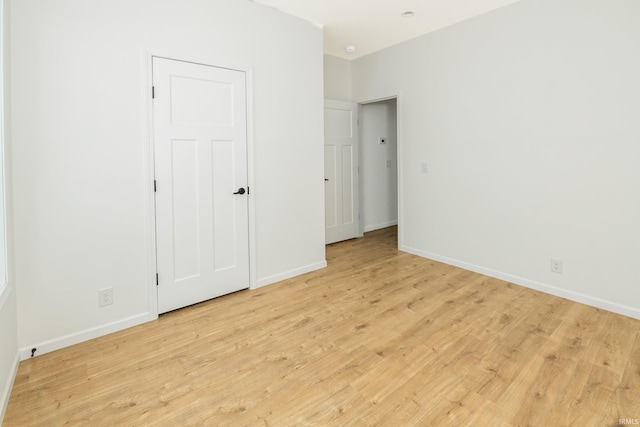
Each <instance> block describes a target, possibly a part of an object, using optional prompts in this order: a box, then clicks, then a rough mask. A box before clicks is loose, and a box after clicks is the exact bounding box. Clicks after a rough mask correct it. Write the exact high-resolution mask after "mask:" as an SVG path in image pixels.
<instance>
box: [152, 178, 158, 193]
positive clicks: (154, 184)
mask: <svg viewBox="0 0 640 427" xmlns="http://www.w3.org/2000/svg"><path fill="white" fill-rule="evenodd" d="M153 192H154V193H157V192H158V184H157V181H156V180H155V179H154V180H153Z"/></svg>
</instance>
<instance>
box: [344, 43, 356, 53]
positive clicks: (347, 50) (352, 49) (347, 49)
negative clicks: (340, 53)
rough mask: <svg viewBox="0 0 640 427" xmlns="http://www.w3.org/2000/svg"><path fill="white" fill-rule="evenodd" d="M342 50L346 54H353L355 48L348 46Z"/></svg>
mask: <svg viewBox="0 0 640 427" xmlns="http://www.w3.org/2000/svg"><path fill="white" fill-rule="evenodd" d="M344 50H345V52H347V53H353V52H355V51H356V47H355V46H354V45H352V44H350V45H349V46H345V47H344Z"/></svg>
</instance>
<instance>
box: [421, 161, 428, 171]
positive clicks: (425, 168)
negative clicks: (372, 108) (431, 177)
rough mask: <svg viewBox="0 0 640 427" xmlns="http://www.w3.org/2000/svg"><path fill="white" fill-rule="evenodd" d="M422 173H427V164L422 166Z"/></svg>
mask: <svg viewBox="0 0 640 427" xmlns="http://www.w3.org/2000/svg"><path fill="white" fill-rule="evenodd" d="M422 173H427V164H426V163H423V164H422Z"/></svg>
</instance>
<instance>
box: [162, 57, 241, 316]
mask: <svg viewBox="0 0 640 427" xmlns="http://www.w3.org/2000/svg"><path fill="white" fill-rule="evenodd" d="M153 92H154V99H153V132H154V156H155V179H156V193H155V196H156V244H157V248H156V251H157V252H156V253H157V269H158V312H159V313H164V312H167V311H171V310H175V309H177V308H181V307H185V306H188V305H191V304H195V303H198V302H201V301H205V300H208V299H211V298H215V297H217V296H220V295H224V294H228V293H231V292H234V291H237V290H240V289H244V288H248V287H249V219H248V187H247V113H246V102H247V101H246V75H245V73H244V72H242V71H236V70H229V69H224V68H218V67H213V66H208V65H202V64H195V63H190V62H183V61H177V60H171V59H165V58H153Z"/></svg>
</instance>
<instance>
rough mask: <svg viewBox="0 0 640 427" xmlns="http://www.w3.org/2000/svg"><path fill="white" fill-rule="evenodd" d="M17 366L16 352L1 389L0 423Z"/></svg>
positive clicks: (18, 355)
mask: <svg viewBox="0 0 640 427" xmlns="http://www.w3.org/2000/svg"><path fill="white" fill-rule="evenodd" d="M18 366H20V354H19V353H18V352H16V355H15V358H14V359H13V367H12V369H11V373H10V375H9V377H8V378H7V383H6V384H5V385H4V388H3V390H2V397H1V398H0V399H1V400H0V424H2V420H4V414H5V412H6V411H7V405H9V397H11V389H12V388H13V382H14V381H15V380H16V374H17V373H18Z"/></svg>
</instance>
